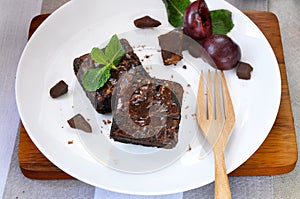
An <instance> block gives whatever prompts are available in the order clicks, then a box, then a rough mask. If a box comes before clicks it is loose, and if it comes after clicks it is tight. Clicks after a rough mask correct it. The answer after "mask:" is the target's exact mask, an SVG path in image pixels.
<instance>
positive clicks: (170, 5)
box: [163, 0, 191, 28]
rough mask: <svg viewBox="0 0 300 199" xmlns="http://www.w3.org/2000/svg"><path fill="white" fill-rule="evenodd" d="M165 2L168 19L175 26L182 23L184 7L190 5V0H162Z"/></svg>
mask: <svg viewBox="0 0 300 199" xmlns="http://www.w3.org/2000/svg"><path fill="white" fill-rule="evenodd" d="M163 2H164V3H165V6H166V9H167V14H168V20H169V22H170V24H171V25H172V26H174V27H175V28H177V27H179V26H182V25H183V15H184V11H185V9H186V8H187V7H188V6H189V5H190V3H191V2H190V0H163Z"/></svg>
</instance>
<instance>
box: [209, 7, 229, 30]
mask: <svg viewBox="0 0 300 199" xmlns="http://www.w3.org/2000/svg"><path fill="white" fill-rule="evenodd" d="M231 15H232V13H231V12H230V11H229V10H225V9H220V10H213V11H210V17H211V23H212V31H213V33H214V34H223V35H226V34H227V33H228V32H229V31H230V30H231V29H232V28H233V27H234V24H233V22H232V18H231Z"/></svg>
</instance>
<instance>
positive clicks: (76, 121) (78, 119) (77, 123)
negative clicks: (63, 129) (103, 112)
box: [68, 114, 92, 133]
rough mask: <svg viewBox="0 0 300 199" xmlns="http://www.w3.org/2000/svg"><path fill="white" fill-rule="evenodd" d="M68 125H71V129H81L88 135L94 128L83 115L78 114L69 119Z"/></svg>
mask: <svg viewBox="0 0 300 199" xmlns="http://www.w3.org/2000/svg"><path fill="white" fill-rule="evenodd" d="M68 124H69V125H70V127H71V128H74V129H80V130H83V131H85V132H88V133H91V132H92V127H91V126H90V124H89V123H88V122H87V121H86V120H85V119H84V117H83V116H82V115H81V114H77V115H75V116H74V117H72V118H71V119H69V120H68Z"/></svg>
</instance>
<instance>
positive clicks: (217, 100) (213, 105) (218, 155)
mask: <svg viewBox="0 0 300 199" xmlns="http://www.w3.org/2000/svg"><path fill="white" fill-rule="evenodd" d="M211 79H212V78H211V74H210V71H208V74H207V81H206V82H207V83H206V85H207V87H206V93H205V88H204V77H203V72H201V74H200V80H199V88H198V97H197V122H198V125H199V127H200V129H201V130H202V133H203V134H204V136H205V137H206V139H207V141H208V142H209V143H210V145H211V146H212V148H213V152H214V159H215V198H216V199H220V198H222V199H227V198H231V193H230V186H229V181H228V176H227V172H226V165H225V158H224V151H225V148H226V144H227V141H228V139H229V137H230V135H231V132H232V129H233V126H234V124H235V114H234V109H233V105H232V101H231V98H230V94H229V90H228V87H227V83H226V79H225V75H224V73H223V71H221V78H220V75H219V74H218V72H217V71H216V72H215V74H214V83H212V80H211ZM220 79H221V82H220ZM212 87H214V88H212ZM205 96H206V97H205Z"/></svg>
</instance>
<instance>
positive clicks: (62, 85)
mask: <svg viewBox="0 0 300 199" xmlns="http://www.w3.org/2000/svg"><path fill="white" fill-rule="evenodd" d="M67 92H68V85H67V84H66V82H64V81H63V80H60V81H59V82H58V83H57V84H55V85H54V86H53V87H52V88H51V89H50V96H51V97H52V98H58V97H60V96H62V95H63V94H65V93H67Z"/></svg>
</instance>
